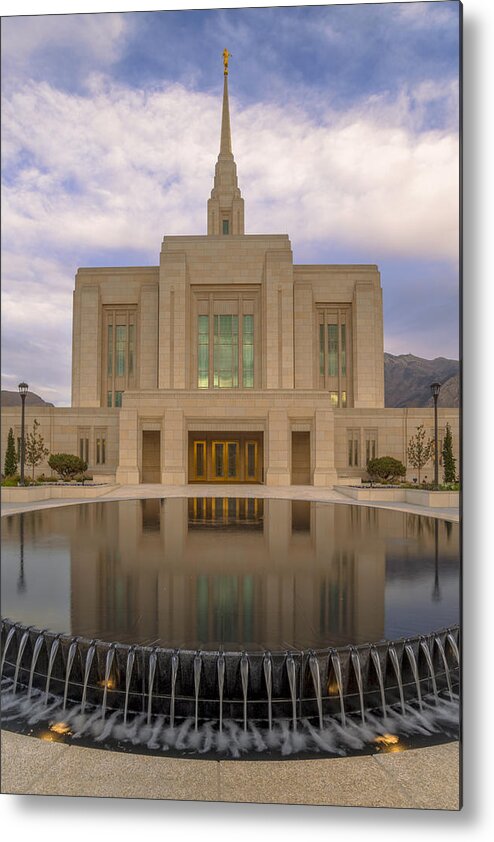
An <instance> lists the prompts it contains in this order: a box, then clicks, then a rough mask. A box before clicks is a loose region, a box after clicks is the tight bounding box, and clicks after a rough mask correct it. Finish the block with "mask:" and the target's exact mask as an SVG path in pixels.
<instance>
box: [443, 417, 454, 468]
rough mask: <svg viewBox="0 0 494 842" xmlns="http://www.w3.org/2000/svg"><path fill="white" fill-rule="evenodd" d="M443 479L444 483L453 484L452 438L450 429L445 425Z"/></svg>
mask: <svg viewBox="0 0 494 842" xmlns="http://www.w3.org/2000/svg"><path fill="white" fill-rule="evenodd" d="M442 457H443V478H444V482H455V480H456V459H455V458H454V456H453V436H452V435H451V427H450V426H449V424H446V435H445V436H444V441H443V452H442Z"/></svg>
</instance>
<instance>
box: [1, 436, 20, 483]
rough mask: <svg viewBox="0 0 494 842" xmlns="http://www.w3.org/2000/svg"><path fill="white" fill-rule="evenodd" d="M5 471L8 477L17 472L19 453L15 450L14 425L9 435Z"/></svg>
mask: <svg viewBox="0 0 494 842" xmlns="http://www.w3.org/2000/svg"><path fill="white" fill-rule="evenodd" d="M3 472H4V474H5V476H6V477H13V476H14V475H15V474H16V473H17V453H16V450H15V440H14V431H13V429H12V427H11V428H10V430H9V434H8V436H7V450H6V451H5V464H4V469H3Z"/></svg>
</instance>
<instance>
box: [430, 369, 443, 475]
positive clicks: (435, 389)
mask: <svg viewBox="0 0 494 842" xmlns="http://www.w3.org/2000/svg"><path fill="white" fill-rule="evenodd" d="M440 391H441V384H440V383H431V392H432V397H433V398H434V486H435V487H436V488H437V486H438V485H439V453H438V441H437V399H438V397H439V392H440Z"/></svg>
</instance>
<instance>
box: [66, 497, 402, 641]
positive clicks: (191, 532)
mask: <svg viewBox="0 0 494 842" xmlns="http://www.w3.org/2000/svg"><path fill="white" fill-rule="evenodd" d="M387 515H389V516H387ZM86 516H87V517H91V518H95V519H101V518H102V519H103V521H102V522H100V523H98V524H96V522H95V523H94V526H93V527H92V528H91V527H90V528H89V529H88V532H89V533H90V535H91V542H93V541H94V547H93V551H92V552H88V547H87V546H81V545H80V544H78V543H77V542H76V544H75V546H74V548H73V553H74V555H73V574H74V575H78V576H79V578H80V581H78V583H77V587H76V588H75V591H76V593H77V600H74V604H73V612H72V618H73V631H74V632H75V633H79V634H84V633H85V618H87V617H88V616H90V614H91V610H90V608H89V605H90V604H91V602H93V601H94V603H95V604H97V605H98V606H99V615H98V620H99V623H100V625H101V627H102V628H108V629H110V628H113V629H115V634H117V635H118V636H119V639H133V637H135V635H136V634H138V636H139V639H141V640H146V641H161V642H162V643H166V644H168V645H170V646H184V645H185V646H187V645H189V646H198V647H200V646H202V647H204V648H207V646H208V642H209V645H210V646H213V645H214V644H216V645H218V644H220V643H223V644H224V645H225V646H228V645H231V646H236V648H238V646H240V645H241V644H244V645H245V646H246V647H247V646H249V645H250V646H254V645H262V646H269V647H272V648H280V646H281V647H285V648H287V647H289V646H300V647H301V648H307V647H308V646H313V647H318V646H325V645H328V643H340V642H347V641H348V640H352V641H366V640H379V639H381V638H382V637H383V629H384V608H385V605H384V600H385V587H384V579H385V570H386V546H387V542H388V541H389V540H390V539H391V541H392V540H393V537H395V538H396V539H397V540H402V539H403V538H404V537H406V534H407V531H409V530H410V529H411V523H412V522H416V521H407V520H406V516H405V515H404V516H403V517H400V516H397V513H395V512H393V513H387V512H385V511H383V510H381V511H379V512H378V511H377V510H376V509H371V508H359V507H354V506H346V505H345V506H327V505H324V504H317V503H312V504H310V503H308V502H304V501H290V500H273V499H271V500H259V499H248V500H245V499H238V498H193V499H190V500H187V499H168V500H158V499H154V500H142V501H140V502H139V503H138V504H137V506H136V507H134V508H132V509H126V508H125V507H123V508H122V509H118V508H117V507H113V506H112V507H111V508H110V507H109V505H108V504H95V505H94V506H91V507H88V508H87V510H86ZM383 521H385V522H383ZM378 522H379V524H378ZM378 525H379V526H380V527H381V529H380V530H379V531H378ZM110 532H112V533H113V534H115V535H119V539H118V546H117V547H114V549H113V552H112V553H111V554H110V555H109V552H108V549H107V547H108V542H107V535H108V534H109V533H110ZM97 536H102V537H101V538H100V539H98V537H97ZM79 548H80V554H81V556H83V558H84V562H83V563H82V558H81V563H78V562H77V561H76V556H77V555H78V549H79ZM76 571H78V573H76Z"/></svg>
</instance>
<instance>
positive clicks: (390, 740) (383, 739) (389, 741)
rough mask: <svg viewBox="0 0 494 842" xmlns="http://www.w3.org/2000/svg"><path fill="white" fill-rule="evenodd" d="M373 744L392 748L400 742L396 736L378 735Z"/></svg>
mask: <svg viewBox="0 0 494 842" xmlns="http://www.w3.org/2000/svg"><path fill="white" fill-rule="evenodd" d="M374 742H375V743H378V744H379V745H386V746H393V745H396V744H397V743H399V742H400V738H399V737H397V736H396V734H379V736H377V737H376V738H375V740H374Z"/></svg>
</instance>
